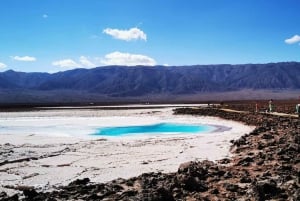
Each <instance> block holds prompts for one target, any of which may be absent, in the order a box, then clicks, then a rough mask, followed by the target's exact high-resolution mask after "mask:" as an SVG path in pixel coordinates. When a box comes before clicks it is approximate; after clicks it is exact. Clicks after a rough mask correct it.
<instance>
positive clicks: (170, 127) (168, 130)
mask: <svg viewBox="0 0 300 201" xmlns="http://www.w3.org/2000/svg"><path fill="white" fill-rule="evenodd" d="M215 129H216V127H214V126H210V125H201V124H181V123H158V124H152V125H138V126H122V127H101V128H98V129H97V131H96V133H95V134H94V135H97V136H113V137H118V136H131V135H158V134H160V135H163V134H201V133H207V132H211V131H214V130H215Z"/></svg>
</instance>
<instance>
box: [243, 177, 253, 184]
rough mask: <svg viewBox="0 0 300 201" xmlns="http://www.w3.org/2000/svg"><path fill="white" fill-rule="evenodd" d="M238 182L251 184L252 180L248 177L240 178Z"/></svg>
mask: <svg viewBox="0 0 300 201" xmlns="http://www.w3.org/2000/svg"><path fill="white" fill-rule="evenodd" d="M240 182H241V183H251V182H252V179H251V178H250V177H242V178H241V179H240Z"/></svg>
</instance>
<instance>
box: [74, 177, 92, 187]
mask: <svg viewBox="0 0 300 201" xmlns="http://www.w3.org/2000/svg"><path fill="white" fill-rule="evenodd" d="M89 182H90V179H89V178H84V179H76V180H75V181H72V182H71V183H70V184H69V186H72V185H86V184H87V183H89Z"/></svg>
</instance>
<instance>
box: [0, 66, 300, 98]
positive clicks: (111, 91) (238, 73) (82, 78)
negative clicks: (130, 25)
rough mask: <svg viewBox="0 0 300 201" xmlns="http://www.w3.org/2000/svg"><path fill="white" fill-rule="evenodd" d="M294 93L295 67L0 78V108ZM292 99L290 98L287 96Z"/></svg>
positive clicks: (299, 71)
mask: <svg viewBox="0 0 300 201" xmlns="http://www.w3.org/2000/svg"><path fill="white" fill-rule="evenodd" d="M247 91H248V92H249V93H247ZM298 91H300V63H298V62H281V63H268V64H241V65H229V64H224V65H194V66H170V67H166V66H154V67H153V66H134V67H127V66H106V67H97V68H93V69H74V70H68V71H63V72H58V73H53V74H49V73H25V72H15V71H13V70H8V71H5V72H2V73H0V104H10V103H24V104H26V103H91V102H96V103H104V102H106V103H110V102H123V101H124V102H147V101H163V102H172V101H175V100H178V101H184V100H186V101H189V100H190V101H195V100H205V99H207V100H208V99H214V98H216V97H218V98H220V97H221V98H222V99H227V100H229V99H241V98H242V99H245V98H255V96H253V97H252V96H251V94H252V95H253V94H256V96H257V97H258V98H259V97H260V98H267V97H263V96H264V94H268V96H273V95H274V94H277V95H278V94H287V92H289V93H290V92H295V94H296V93H298ZM226 94H227V95H226ZM247 94H248V95H249V97H247ZM257 94H259V95H257ZM272 94H273V95H272ZM295 94H294V93H292V95H291V97H293V96H294V95H295ZM213 95H215V96H213ZM245 96H246V97H245ZM266 96H267V95H266ZM257 97H256V98H257ZM278 97H279V98H280V97H281V95H278Z"/></svg>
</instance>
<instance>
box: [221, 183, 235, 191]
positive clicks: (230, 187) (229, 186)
mask: <svg viewBox="0 0 300 201" xmlns="http://www.w3.org/2000/svg"><path fill="white" fill-rule="evenodd" d="M223 186H224V188H225V189H226V190H228V191H231V192H237V191H238V189H239V186H238V185H236V184H230V183H224V185H223Z"/></svg>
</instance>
